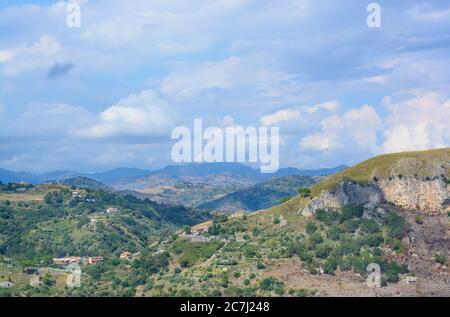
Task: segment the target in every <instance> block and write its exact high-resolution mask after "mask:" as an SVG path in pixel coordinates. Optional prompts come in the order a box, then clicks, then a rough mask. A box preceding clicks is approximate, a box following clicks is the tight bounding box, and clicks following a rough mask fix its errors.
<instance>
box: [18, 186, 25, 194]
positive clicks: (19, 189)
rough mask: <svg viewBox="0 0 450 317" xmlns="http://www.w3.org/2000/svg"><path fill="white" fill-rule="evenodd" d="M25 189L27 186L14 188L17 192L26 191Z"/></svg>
mask: <svg viewBox="0 0 450 317" xmlns="http://www.w3.org/2000/svg"><path fill="white" fill-rule="evenodd" d="M26 191H27V188H26V187H18V188H16V192H17V193H24V192H26Z"/></svg>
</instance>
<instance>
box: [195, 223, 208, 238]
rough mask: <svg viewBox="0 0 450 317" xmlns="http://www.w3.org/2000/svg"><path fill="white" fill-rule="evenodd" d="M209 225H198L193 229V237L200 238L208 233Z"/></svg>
mask: <svg viewBox="0 0 450 317" xmlns="http://www.w3.org/2000/svg"><path fill="white" fill-rule="evenodd" d="M209 226H210V225H209V224H207V225H198V226H195V227H193V228H192V229H191V235H193V236H200V235H202V234H204V233H206V232H208V228H209Z"/></svg>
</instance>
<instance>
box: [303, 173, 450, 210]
mask: <svg viewBox="0 0 450 317" xmlns="http://www.w3.org/2000/svg"><path fill="white" fill-rule="evenodd" d="M380 203H391V204H393V205H395V206H398V207H401V208H403V209H410V210H419V211H422V212H424V213H430V214H432V213H447V212H450V183H449V182H448V180H447V179H446V178H445V177H443V176H441V177H435V178H434V179H430V178H424V179H420V178H417V177H403V176H396V177H389V178H385V179H375V180H373V181H371V182H370V183H369V184H368V185H362V184H359V183H356V182H349V181H343V182H341V183H340V185H339V186H338V188H337V189H336V190H335V191H334V192H333V193H331V192H325V191H324V192H322V193H321V194H320V195H318V196H317V197H315V198H313V199H312V200H311V201H310V202H309V204H308V205H307V206H306V207H305V208H304V209H303V210H302V213H303V214H304V215H311V214H313V213H314V212H315V211H316V210H318V209H339V208H342V207H343V206H345V205H353V204H355V205H356V204H358V205H359V204H372V205H377V204H380Z"/></svg>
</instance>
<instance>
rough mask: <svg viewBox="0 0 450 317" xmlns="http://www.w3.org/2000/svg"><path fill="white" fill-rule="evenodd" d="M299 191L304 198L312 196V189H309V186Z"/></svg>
mask: <svg viewBox="0 0 450 317" xmlns="http://www.w3.org/2000/svg"><path fill="white" fill-rule="evenodd" d="M298 193H299V194H300V197H302V198H306V197H311V189H309V188H305V187H303V188H300V189H299V190H298Z"/></svg>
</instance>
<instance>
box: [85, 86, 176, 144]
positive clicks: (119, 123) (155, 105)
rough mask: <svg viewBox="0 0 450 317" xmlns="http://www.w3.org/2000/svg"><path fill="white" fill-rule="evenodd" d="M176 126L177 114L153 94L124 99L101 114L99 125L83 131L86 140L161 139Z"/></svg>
mask: <svg viewBox="0 0 450 317" xmlns="http://www.w3.org/2000/svg"><path fill="white" fill-rule="evenodd" d="M174 125H175V114H174V113H173V112H172V111H171V110H170V108H169V105H168V104H167V102H166V101H164V100H163V99H160V98H159V97H158V95H157V94H156V93H155V92H154V91H152V90H144V91H142V92H140V93H138V94H132V95H130V96H128V97H127V98H124V99H121V100H120V101H119V102H118V103H117V104H115V105H113V106H111V107H109V108H108V109H106V110H105V111H103V112H102V113H100V115H99V118H98V122H97V123H96V124H94V125H93V126H92V127H89V128H87V129H83V130H82V131H80V135H81V136H83V137H87V138H94V139H95V138H108V137H126V136H146V135H160V134H162V133H166V132H167V131H168V130H169V129H170V128H172V127H173V126H174Z"/></svg>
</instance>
